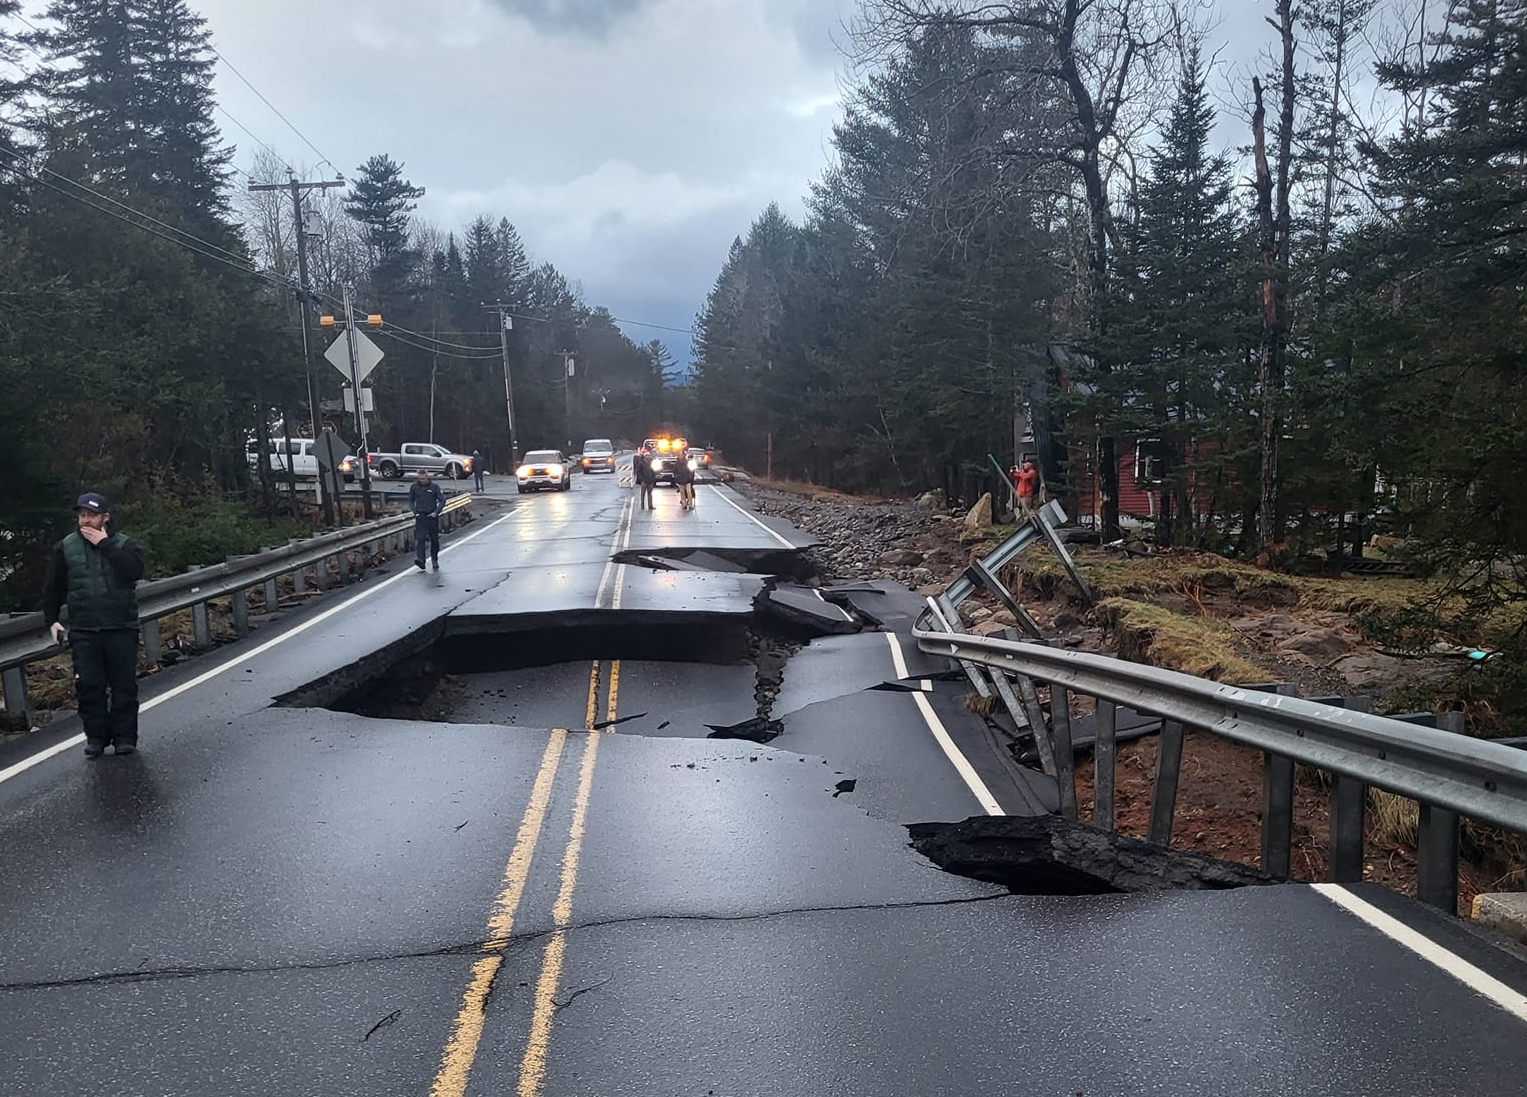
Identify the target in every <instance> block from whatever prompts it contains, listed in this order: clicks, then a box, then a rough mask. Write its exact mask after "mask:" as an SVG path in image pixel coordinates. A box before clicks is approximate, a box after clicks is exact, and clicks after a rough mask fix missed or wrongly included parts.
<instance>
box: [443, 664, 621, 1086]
mask: <svg viewBox="0 0 1527 1097" xmlns="http://www.w3.org/2000/svg"><path fill="white" fill-rule="evenodd" d="M604 665H605V666H608V668H609V669H608V676H609V691H608V696H607V698H606V702H605V719H606V720H607V721H613V720H614V719H615V714H616V704H617V699H618V696H619V690H620V662H619V660H612V661H610V662H609V663H607V664H604ZM603 677H604V673H603V671H602V667H601V663H600V662H599V661H598V660H596V661H595V662H594V664H593V666H592V667H591V668H590V669H589V691H588V703H587V706H586V708H585V717H586V719H585V721H584V726H585V727H587V728H592V727H593V726H594V724H595V722H596V717H597V715H598V712H599V693H600V683H601V679H602V678H603ZM600 738H601V735H600V734H599V733H598V732H592V731H591V732H589V733H587V734H585V736H584V740H583V756H582V758H581V759H580V761H579V765H578V788H577V792H576V794H575V795H574V798H573V817H572V822H571V824H570V825H569V827H568V832H567V845H566V846H565V847H564V849H563V853H562V875H561V884H560V886H559V887H558V889H557V898H556V902H555V904H554V905H553V907H552V926H553V930H552V934H551V937H550V938H549V939H548V940H547V942H546V951H545V953H544V955H543V956H542V958H541V974H540V977H539V978H538V979H537V980H536V990H535V1000H534V1009H533V1011H532V1014H531V1020H530V1033H529V1035H528V1037H527V1038H526V1041H525V1051H524V1054H523V1055H522V1057H521V1059H520V1073H519V1089H518V1093H519V1095H520V1097H540V1094H541V1091H542V1086H543V1084H544V1082H545V1079H546V1062H547V1055H548V1053H549V1051H550V1048H551V1029H552V1017H553V1016H554V1015H555V1013H556V993H557V985H558V983H559V982H560V981H561V978H562V964H563V961H564V959H565V957H566V954H567V929H568V927H569V926H570V925H571V924H572V918H573V891H574V889H575V887H576V886H577V880H578V861H579V857H580V856H581V854H582V852H583V835H584V831H585V828H586V826H587V821H588V806H589V797H590V795H591V793H592V791H593V786H594V763H595V760H596V759H597V758H598V756H599V740H600ZM567 739H568V732H567V731H566V730H565V729H562V728H558V729H556V730H554V731H553V732H552V733H551V737H550V738H549V739H548V740H547V743H546V750H545V752H544V753H543V754H542V755H541V765H540V768H539V769H538V770H537V771H536V777H535V782H534V784H532V786H531V789H530V800H529V803H528V804H527V805H526V807H525V814H524V815H523V816H522V817H521V819H520V827H519V832H518V833H517V834H516V835H515V839H514V846H513V848H512V849H511V850H510V853H509V863H508V864H507V865H506V866H505V867H504V886H503V889H502V890H501V891H500V892H499V895H498V898H497V900H496V901H495V903H494V907H493V913H492V914H491V915H490V917H489V918H488V932H487V935H486V937H485V939H484V943H483V955H482V957H481V958H479V959H478V960H477V962H476V963H474V964H473V965H472V977H471V980H470V981H469V982H468V983H467V989H466V992H465V993H464V994H463V995H462V1002H461V1009H460V1011H459V1012H458V1013H457V1014H456V1022H455V1024H454V1025H453V1026H452V1030H451V1036H450V1039H449V1041H447V1043H446V1046H445V1051H444V1053H443V1054H442V1055H441V1058H440V1068H439V1070H438V1071H437V1072H436V1074H435V1084H434V1086H433V1087H431V1089H430V1095H431V1097H462V1095H464V1094H465V1093H466V1089H467V1082H468V1080H469V1079H470V1077H471V1073H472V1064H473V1062H474V1061H475V1060H476V1058H477V1048H478V1045H479V1044H480V1043H481V1041H482V1033H483V1022H484V1018H485V1014H486V1010H487V1001H488V995H489V993H490V992H491V991H492V989H493V981H494V979H496V978H497V976H498V974H499V970H500V969H501V968H502V967H503V963H504V952H505V950H506V949H507V948H508V947H509V941H510V939H511V937H512V935H513V932H514V919H515V914H516V912H517V911H518V910H519V905H520V900H521V899H522V898H523V897H524V894H525V886H526V883H527V882H528V881H529V879H530V868H531V861H532V860H533V859H534V857H535V851H536V845H537V844H538V842H539V840H540V835H541V831H542V830H543V829H544V827H545V824H546V816H547V813H548V809H549V808H550V805H551V797H552V788H553V785H554V784H555V782H556V776H557V769H558V767H559V765H560V764H561V761H562V755H563V752H564V748H565V747H566V745H567Z"/></svg>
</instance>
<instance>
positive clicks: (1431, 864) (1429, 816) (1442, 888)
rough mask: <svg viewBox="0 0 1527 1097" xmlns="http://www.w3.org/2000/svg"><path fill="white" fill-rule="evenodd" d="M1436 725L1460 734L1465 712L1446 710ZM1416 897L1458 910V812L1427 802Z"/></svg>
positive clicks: (1419, 843)
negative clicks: (1454, 812) (1456, 813)
mask: <svg viewBox="0 0 1527 1097" xmlns="http://www.w3.org/2000/svg"><path fill="white" fill-rule="evenodd" d="M1437 726H1438V727H1439V728H1441V729H1442V730H1444V731H1451V732H1455V733H1457V734H1460V735H1461V734H1463V733H1464V720H1463V713H1461V712H1444V713H1443V714H1442V715H1441V716H1439V717H1437ZM1416 898H1417V899H1419V900H1421V902H1423V903H1426V904H1427V905H1428V906H1434V907H1437V908H1438V909H1440V910H1445V911H1447V913H1449V914H1456V913H1457V912H1458V816H1457V815H1455V814H1453V813H1452V812H1451V811H1448V810H1446V809H1444V808H1439V807H1434V806H1432V805H1431V804H1425V803H1423V804H1422V805H1421V818H1420V825H1419V828H1418V830H1417V835H1416Z"/></svg>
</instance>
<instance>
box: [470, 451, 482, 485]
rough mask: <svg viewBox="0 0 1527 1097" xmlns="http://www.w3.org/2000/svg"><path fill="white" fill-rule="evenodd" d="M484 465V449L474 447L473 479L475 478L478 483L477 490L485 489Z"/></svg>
mask: <svg viewBox="0 0 1527 1097" xmlns="http://www.w3.org/2000/svg"><path fill="white" fill-rule="evenodd" d="M482 466H483V460H482V451H481V450H475V449H474V450H473V451H472V479H473V481H474V482H475V484H476V490H477V491H482V490H483V486H482V483H483V467H482Z"/></svg>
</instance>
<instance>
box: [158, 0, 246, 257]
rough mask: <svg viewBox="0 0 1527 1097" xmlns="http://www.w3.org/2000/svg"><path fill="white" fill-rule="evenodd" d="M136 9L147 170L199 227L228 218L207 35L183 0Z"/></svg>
mask: <svg viewBox="0 0 1527 1097" xmlns="http://www.w3.org/2000/svg"><path fill="white" fill-rule="evenodd" d="M138 8H139V13H138V18H137V28H136V30H137V33H136V43H135V49H136V51H137V52H138V55H139V60H138V62H137V64H138V66H139V68H140V70H141V71H142V73H143V76H144V83H145V85H146V86H145V91H144V98H143V101H142V104H141V107H140V110H141V112H142V115H143V117H144V120H145V124H144V133H145V140H146V142H147V146H148V148H149V150H150V151H151V153H152V166H151V170H152V172H153V176H154V179H155V182H156V183H157V184H158V187H159V189H161V190H162V191H164V190H167V191H171V192H173V193H174V195H175V200H176V202H177V203H178V204H179V205H181V206H182V207H184V208H189V209H195V210H199V211H202V212H203V213H205V214H207V215H208V217H207V218H204V219H202V225H203V227H205V222H206V221H207V220H210V219H211V218H214V217H225V216H226V215H227V213H228V200H227V186H228V165H229V163H230V161H231V159H232V152H231V150H229V149H226V148H221V147H219V143H220V140H221V137H220V134H219V133H218V130H217V126H216V125H215V124H214V123H213V121H212V108H213V96H212V71H213V66H214V58H213V54H212V49H211V36H210V34H209V33H208V32H207V24H206V20H205V19H203V18H202V17H201V16H199V15H196V14H195V13H194V12H192V11H191V9H190V6H189V5H188V4H187V2H186V0H138Z"/></svg>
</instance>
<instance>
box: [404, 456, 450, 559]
mask: <svg viewBox="0 0 1527 1097" xmlns="http://www.w3.org/2000/svg"><path fill="white" fill-rule="evenodd" d="M408 509H409V511H410V512H412V514H413V516H414V567H416V568H418V569H419V570H420V571H423V570H424V547H425V544H426V543H427V544H428V545H429V559H430V563H431V564H432V565H434V568H435V570H436V571H439V570H440V514H441V512H442V511H444V510H445V492H443V491H441V490H440V485H439V484H437V483H435V482H433V481H432V480H431V479H430V478H429V473H428V472H427V471H426V470H425V469H420V470H419V475H418V478H417V479H416V480H415V481H414V482H413V484H412V485H411V486H410V487H409V489H408Z"/></svg>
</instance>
